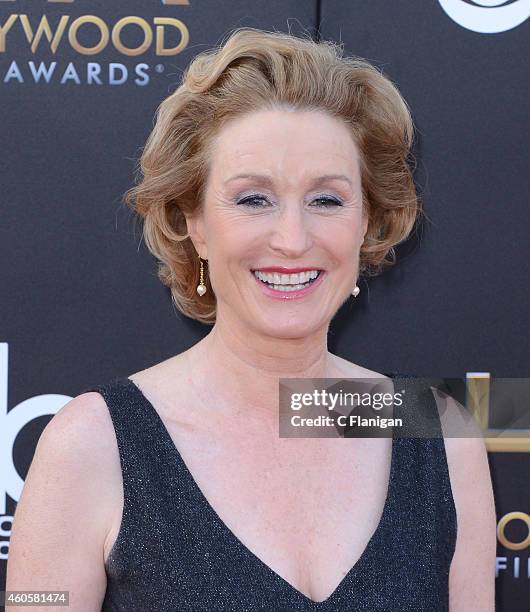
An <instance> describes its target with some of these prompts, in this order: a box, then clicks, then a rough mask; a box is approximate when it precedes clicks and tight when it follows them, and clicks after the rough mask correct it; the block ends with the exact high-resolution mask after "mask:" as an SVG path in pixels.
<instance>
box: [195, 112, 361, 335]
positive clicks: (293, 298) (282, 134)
mask: <svg viewBox="0 0 530 612" xmlns="http://www.w3.org/2000/svg"><path fill="white" fill-rule="evenodd" d="M367 222H368V220H367V218H366V217H363V208H362V192H361V179H360V170H359V152H358V149H357V146H356V145H355V143H354V141H353V139H352V136H351V135H350V133H349V131H348V129H347V128H346V126H345V125H344V124H343V123H341V122H340V120H338V119H335V118H334V117H331V116H329V115H327V114H325V113H322V112H313V111H304V112H302V111H288V110H279V109H278V110H267V111H260V112H255V113H252V114H250V115H247V116H245V117H241V118H238V119H235V120H232V121H231V122H230V123H228V124H227V125H225V126H224V127H223V129H222V130H221V131H220V132H219V134H218V135H217V137H216V139H215V141H214V146H213V149H212V157H211V164H210V174H209V177H208V181H207V185H206V190H205V200H204V208H203V211H202V212H201V215H200V216H199V217H198V218H197V219H196V222H192V225H189V229H190V233H191V235H192V238H193V240H194V243H195V246H196V247H197V250H198V252H199V253H200V255H201V257H203V258H204V259H207V260H208V264H207V266H205V269H206V270H207V272H208V274H209V275H210V281H211V283H212V286H213V288H214V291H215V295H216V297H217V321H221V320H223V321H226V322H227V323H228V324H230V325H234V324H238V325H239V324H243V325H245V326H247V327H249V328H251V329H252V330H254V331H259V332H261V333H265V334H267V335H271V336H275V337H283V338H298V337H304V336H306V335H308V334H310V333H312V332H317V331H322V330H327V326H328V325H329V322H330V321H331V319H332V318H333V316H334V315H335V313H336V312H337V310H338V309H339V308H340V306H341V305H342V304H343V303H344V301H345V300H347V299H348V297H349V296H350V293H351V291H352V289H353V287H354V286H355V281H356V279H357V275H358V267H359V249H360V247H361V244H362V242H363V239H364V235H365V233H366V228H367ZM277 266H278V267H282V268H287V269H291V270H292V269H296V268H304V269H307V270H311V271H320V272H319V276H318V277H317V278H316V280H315V279H313V278H312V277H313V276H315V272H310V273H306V274H305V275H302V276H291V275H290V273H289V272H288V275H286V276H282V275H281V273H279V276H278V275H274V273H273V272H267V268H271V267H277ZM256 271H258V272H257V275H256ZM260 271H261V272H260ZM271 274H272V276H271ZM308 280H311V281H312V282H311V284H310V285H309V286H308V288H301V287H300V285H304V287H305V286H306V283H307V281H308ZM264 281H265V282H264ZM271 284H272V285H273V286H272V287H271V286H270V285H271ZM294 284H295V285H297V288H296V290H294V291H292V290H291V289H292V288H293V286H294ZM278 285H281V286H278Z"/></svg>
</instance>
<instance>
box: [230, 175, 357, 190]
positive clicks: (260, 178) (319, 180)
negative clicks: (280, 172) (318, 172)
mask: <svg viewBox="0 0 530 612" xmlns="http://www.w3.org/2000/svg"><path fill="white" fill-rule="evenodd" d="M237 179H253V180H255V181H256V182H258V183H262V184H263V185H270V184H272V182H273V181H272V179H271V178H270V177H269V176H267V175H266V174H249V173H241V174H236V175H234V176H231V177H230V178H229V179H227V180H226V181H225V182H224V183H225V185H226V184H227V183H231V182H232V181H235V180H237ZM325 181H343V182H345V183H348V185H349V186H350V187H353V184H352V182H351V180H350V179H349V178H348V177H347V176H346V175H344V174H323V175H322V176H317V177H316V178H314V179H313V180H312V181H311V184H312V186H314V185H317V184H319V183H324V182H325Z"/></svg>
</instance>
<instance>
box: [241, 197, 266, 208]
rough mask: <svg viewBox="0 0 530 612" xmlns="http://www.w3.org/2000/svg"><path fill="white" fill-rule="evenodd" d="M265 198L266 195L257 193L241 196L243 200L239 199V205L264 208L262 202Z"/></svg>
mask: <svg viewBox="0 0 530 612" xmlns="http://www.w3.org/2000/svg"><path fill="white" fill-rule="evenodd" d="M263 200H265V201H266V197H265V196H262V195H260V194H257V193H256V194H252V195H249V196H246V197H244V198H241V200H238V201H237V205H238V206H249V207H250V208H263V206H262V205H261V204H260V202H262V201H263Z"/></svg>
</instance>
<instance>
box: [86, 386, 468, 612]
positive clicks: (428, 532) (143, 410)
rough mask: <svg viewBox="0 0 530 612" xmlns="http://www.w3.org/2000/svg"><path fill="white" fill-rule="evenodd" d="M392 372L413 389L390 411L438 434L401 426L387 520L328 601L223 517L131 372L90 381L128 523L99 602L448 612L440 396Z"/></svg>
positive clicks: (128, 611)
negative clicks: (110, 430) (287, 574)
mask: <svg viewBox="0 0 530 612" xmlns="http://www.w3.org/2000/svg"><path fill="white" fill-rule="evenodd" d="M387 376H390V377H392V378H393V379H394V384H396V382H397V379H396V376H398V377H399V383H400V386H401V388H403V387H408V389H407V390H408V393H409V395H408V401H407V402H405V403H404V404H403V405H402V406H401V407H400V408H398V406H397V405H394V416H396V417H398V416H400V415H402V416H404V414H405V412H404V411H405V410H410V411H411V413H412V414H418V413H422V414H423V415H425V414H427V415H429V418H431V417H432V418H433V419H435V421H436V423H437V428H438V429H437V431H438V432H439V435H438V436H437V437H433V438H419V437H416V438H410V437H400V434H399V433H398V428H395V427H394V428H393V441H392V460H391V468H390V481H389V486H388V492H387V498H386V501H385V506H384V510H383V514H382V517H381V520H380V522H379V525H378V526H377V528H376V530H375V532H374V534H373V535H372V537H371V539H370V540H369V542H368V545H367V546H366V548H365V550H364V552H363V553H362V555H361V557H360V559H359V560H358V561H357V562H356V563H355V565H354V566H353V567H352V568H351V570H350V571H349V572H348V573H347V574H346V575H345V576H344V578H343V579H342V581H341V582H340V584H339V585H338V586H337V588H336V589H335V591H333V593H332V594H331V595H330V596H329V597H328V598H327V599H325V600H324V601H321V602H315V601H313V600H312V599H310V598H308V597H307V596H305V595H304V594H303V593H301V592H300V591H298V590H297V589H295V588H294V587H293V586H292V585H291V584H290V583H289V582H287V581H286V580H284V579H283V578H282V577H281V576H280V575H279V574H277V573H276V572H274V571H273V570H272V569H271V568H270V567H269V566H268V565H266V564H265V563H264V562H263V561H261V560H260V559H259V557H257V556H256V555H255V554H254V553H252V552H251V551H250V550H249V549H248V548H247V547H246V546H245V545H244V544H243V543H242V542H241V541H240V540H239V539H238V538H237V537H236V536H235V535H234V533H233V532H232V531H231V530H230V529H229V528H228V527H227V526H226V524H225V523H224V522H223V521H222V520H221V519H220V517H219V516H218V515H217V513H216V512H215V511H214V509H213V507H212V506H211V505H210V504H209V502H208V501H207V499H206V497H205V496H204V495H203V493H202V492H201V490H200V489H199V487H198V485H197V484H196V482H195V480H194V478H193V476H192V475H191V473H190V472H189V470H188V468H187V466H186V464H185V463H184V461H183V459H182V457H181V456H180V454H179V452H178V450H177V448H176V447H175V445H174V443H173V441H172V439H171V436H170V435H169V432H168V430H167V429H166V427H165V425H164V423H163V421H162V419H161V418H160V416H159V414H158V412H157V411H156V410H155V408H154V407H153V405H152V404H151V403H150V402H149V401H148V400H147V399H146V397H145V396H144V395H143V393H142V392H141V390H140V389H139V388H138V387H137V386H136V385H135V383H133V382H132V380H130V379H129V378H125V377H123V378H121V377H120V378H115V379H114V380H112V381H110V382H108V383H106V384H103V385H99V386H96V387H92V388H89V389H85V391H83V392H88V391H97V392H99V393H100V394H101V395H102V396H103V398H104V399H105V402H106V404H107V406H108V409H109V412H110V416H111V418H112V422H113V425H114V429H115V432H116V439H117V445H118V450H119V456H120V462H121V468H122V475H123V487H124V509H123V515H122V522H121V527H120V531H119V533H118V537H117V539H116V542H115V544H114V546H113V548H112V550H111V552H110V555H109V557H108V559H107V561H106V563H105V570H106V574H107V590H106V593H105V598H104V601H103V606H102V611H104V612H107V611H108V612H111V611H120V612H140V611H141V612H169V611H171V612H185V611H193V612H199V611H200V612H206V611H208V612H210V611H225V610H227V611H233V612H255V611H257V610H260V611H264V612H265V611H267V612H275V611H279V612H287V611H307V612H309V611H313V610H314V611H321V612H324V611H325V612H332V611H333V612H342V611H350V612H405V611H406V612H442V611H445V612H447V611H448V610H449V603H448V599H449V593H448V579H449V568H450V564H451V560H452V557H453V553H454V549H455V545H456V534H457V521H456V509H455V504H454V499H453V495H452V491H451V484H450V480H449V472H448V466H447V459H446V454H445V445H444V440H443V436H442V434H441V427H440V421H439V416H438V410H437V407H436V402H435V400H434V397H433V395H432V393H431V392H430V391H428V392H416V393H411V392H410V391H414V385H413V384H411V383H413V379H414V377H411V376H409V375H403V374H399V375H397V374H387ZM395 388H396V389H397V388H398V387H395ZM405 406H406V408H405ZM400 411H401V412H400Z"/></svg>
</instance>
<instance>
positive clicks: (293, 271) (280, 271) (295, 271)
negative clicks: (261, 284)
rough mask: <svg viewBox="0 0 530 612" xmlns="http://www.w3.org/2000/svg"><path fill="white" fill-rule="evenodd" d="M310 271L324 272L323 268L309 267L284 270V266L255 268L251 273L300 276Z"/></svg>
mask: <svg viewBox="0 0 530 612" xmlns="http://www.w3.org/2000/svg"><path fill="white" fill-rule="evenodd" d="M310 270H318V271H319V272H322V271H323V270H322V268H317V267H316V266H312V267H311V266H309V267H306V268H284V267H282V266H270V267H268V268H254V269H252V270H251V272H277V273H278V274H298V273H299V272H309V271H310Z"/></svg>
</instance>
